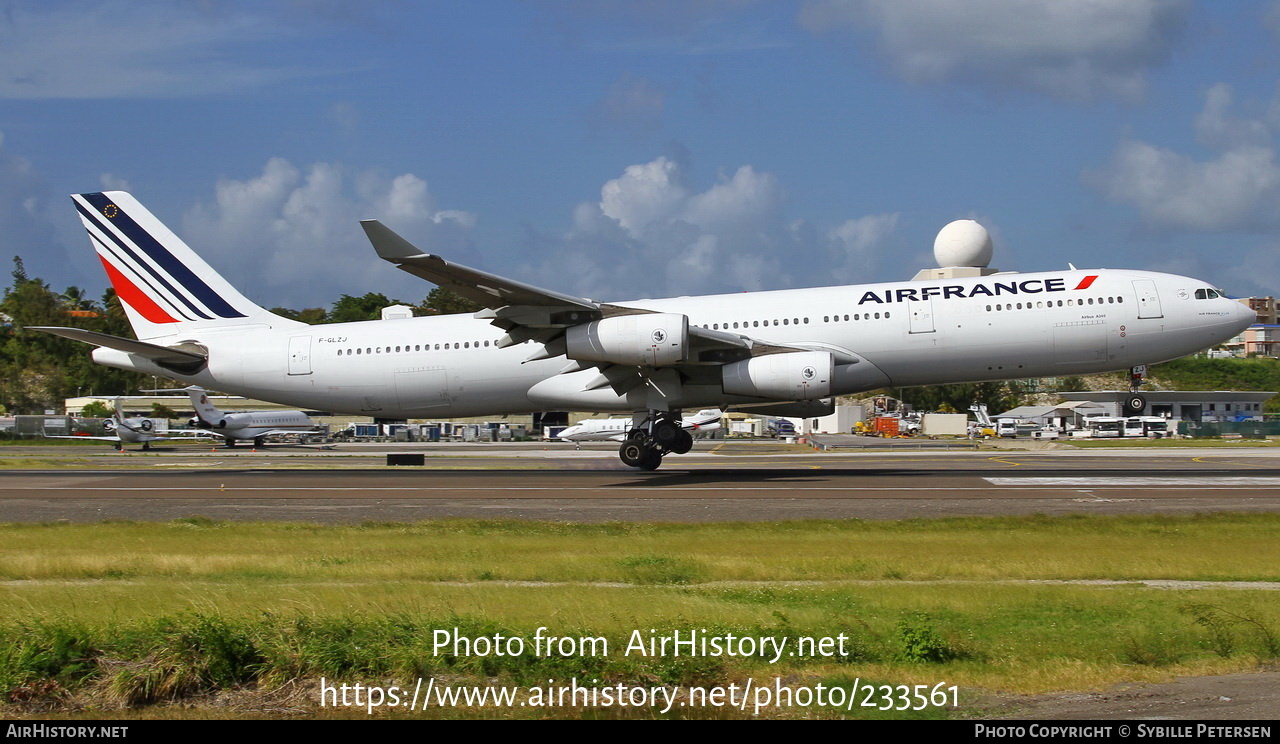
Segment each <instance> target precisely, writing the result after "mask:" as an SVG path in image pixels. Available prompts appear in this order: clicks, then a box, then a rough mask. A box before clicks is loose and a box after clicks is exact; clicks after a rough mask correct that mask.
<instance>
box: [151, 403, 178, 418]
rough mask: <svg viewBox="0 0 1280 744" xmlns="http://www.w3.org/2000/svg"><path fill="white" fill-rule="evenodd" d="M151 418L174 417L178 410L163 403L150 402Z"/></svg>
mask: <svg viewBox="0 0 1280 744" xmlns="http://www.w3.org/2000/svg"><path fill="white" fill-rule="evenodd" d="M151 418H162V419H176V418H179V416H178V412H177V411H175V410H173V409H172V408H170V407H169V406H166V405H165V404H163V403H152V404H151Z"/></svg>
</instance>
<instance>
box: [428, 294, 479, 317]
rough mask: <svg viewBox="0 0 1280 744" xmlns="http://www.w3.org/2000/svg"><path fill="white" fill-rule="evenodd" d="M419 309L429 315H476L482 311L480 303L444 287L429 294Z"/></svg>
mask: <svg viewBox="0 0 1280 744" xmlns="http://www.w3.org/2000/svg"><path fill="white" fill-rule="evenodd" d="M418 307H419V309H421V310H422V311H424V312H426V313H427V314H428V315H455V314H457V313H474V312H477V311H478V310H481V309H482V308H481V307H480V304H479V303H477V302H473V301H471V300H468V299H467V298H466V297H463V296H462V295H460V294H458V293H457V292H453V291H451V290H448V289H445V288H444V287H436V288H435V289H433V290H431V292H430V293H428V294H427V298H426V299H425V300H423V301H422V304H421V305H419V306H418Z"/></svg>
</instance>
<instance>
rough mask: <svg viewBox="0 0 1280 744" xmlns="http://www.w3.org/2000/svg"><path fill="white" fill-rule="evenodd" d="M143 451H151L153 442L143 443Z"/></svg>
mask: <svg viewBox="0 0 1280 744" xmlns="http://www.w3.org/2000/svg"><path fill="white" fill-rule="evenodd" d="M142 449H144V450H149V449H151V442H143V443H142Z"/></svg>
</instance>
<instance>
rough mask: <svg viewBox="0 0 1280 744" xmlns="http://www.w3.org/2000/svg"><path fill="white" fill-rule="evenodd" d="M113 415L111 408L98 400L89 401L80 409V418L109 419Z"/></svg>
mask: <svg viewBox="0 0 1280 744" xmlns="http://www.w3.org/2000/svg"><path fill="white" fill-rule="evenodd" d="M114 415H115V411H113V410H111V406H108V405H107V404H106V403H103V402H102V401H100V400H91V401H89V402H88V403H86V404H85V407H84V408H81V409H80V418H102V419H104V418H111V417H112V416H114Z"/></svg>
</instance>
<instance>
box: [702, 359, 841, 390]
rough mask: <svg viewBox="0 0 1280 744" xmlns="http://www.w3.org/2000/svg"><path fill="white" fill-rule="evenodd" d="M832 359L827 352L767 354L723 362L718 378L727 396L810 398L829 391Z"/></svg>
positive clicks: (832, 368) (833, 367)
mask: <svg viewBox="0 0 1280 744" xmlns="http://www.w3.org/2000/svg"><path fill="white" fill-rule="evenodd" d="M834 369H835V360H834V359H833V358H832V356H831V352H828V351H797V352H792V353H788V354H769V355H768V356H761V357H752V358H751V359H744V360H742V361H741V362H734V363H733V364H726V365H725V366H724V368H723V372H722V373H721V374H722V376H723V377H722V379H723V382H724V391H725V392H726V393H728V394H730V395H749V396H752V397H755V398H773V399H775V400H813V399H815V398H825V397H827V396H828V395H830V394H831V375H832V372H833V370H834Z"/></svg>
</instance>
